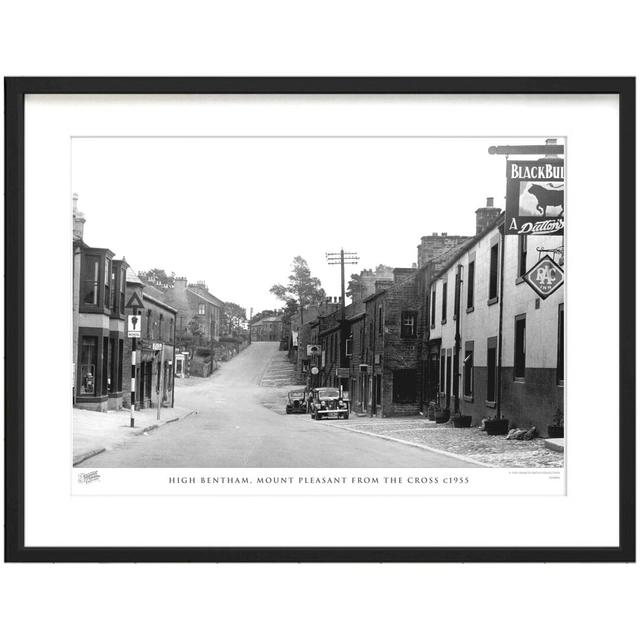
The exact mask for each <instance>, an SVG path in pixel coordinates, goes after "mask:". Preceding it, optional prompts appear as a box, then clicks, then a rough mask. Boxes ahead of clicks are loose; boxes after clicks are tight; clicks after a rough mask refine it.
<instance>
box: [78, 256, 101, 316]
mask: <svg viewBox="0 0 640 640" xmlns="http://www.w3.org/2000/svg"><path fill="white" fill-rule="evenodd" d="M99 273H100V264H99V260H98V256H84V266H83V268H82V302H83V303H84V304H90V305H97V304H98V288H99V286H100V281H99V278H98V276H99Z"/></svg>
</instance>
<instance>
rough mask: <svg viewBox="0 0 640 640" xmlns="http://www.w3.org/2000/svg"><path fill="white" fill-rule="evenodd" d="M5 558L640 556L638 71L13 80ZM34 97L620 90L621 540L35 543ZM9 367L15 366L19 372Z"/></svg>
mask: <svg viewBox="0 0 640 640" xmlns="http://www.w3.org/2000/svg"><path fill="white" fill-rule="evenodd" d="M4 88H5V445H6V446H5V561H8V562H633V561H635V538H636V529H635V516H636V506H635V501H636V495H635V464H636V462H635V447H636V443H635V422H636V421H635V340H636V338H635V284H636V283H635V224H636V223H635V197H636V194H635V173H636V165H635V135H636V124H635V78H631V77H555V78H553V77H485V78H483V77H467V78H465V77H456V78H437V77H433V78H429V77H386V78H382V77H380V78H374V77H366V78H350V77H307V78H304V77H244V78H242V77H221V78H204V77H198V78H196V77H191V78H189V77H175V78H171V77H25V78H5V83H4ZM27 94H360V95H368V94H369V95H373V94H454V95H455V94H524V95H534V94H538V95H539V94H615V95H617V96H618V98H619V150H620V155H619V167H620V171H619V188H620V211H619V216H620V219H621V220H622V219H624V224H620V237H619V242H620V262H619V286H620V291H621V293H623V294H624V295H621V296H620V325H619V331H620V334H619V335H620V345H621V348H620V354H619V355H620V360H619V362H620V370H619V376H620V378H619V379H620V380H621V381H623V382H622V383H621V384H620V388H619V400H620V423H619V425H618V426H619V436H620V449H619V461H620V467H619V468H620V475H619V496H620V502H619V514H620V515H619V518H620V520H619V530H620V540H619V544H618V546H612V547H500V548H498V547H464V548H460V547H458V548H453V547H381V548H377V547H340V548H338V547H290V548H284V547H236V548H228V547H219V548H203V547H171V548H163V547H56V548H53V547H26V546H25V540H24V518H25V503H24V486H25V484H24V479H25V478H24V453H25V448H24V373H25V369H24V344H25V332H24V320H25V318H24V268H25V265H24V260H25V245H24V242H25V235H24V175H25V173H24V171H25V170H24V162H25V139H24V136H25V128H24V105H25V96H26V95H27ZM9 363H11V369H10V370H9Z"/></svg>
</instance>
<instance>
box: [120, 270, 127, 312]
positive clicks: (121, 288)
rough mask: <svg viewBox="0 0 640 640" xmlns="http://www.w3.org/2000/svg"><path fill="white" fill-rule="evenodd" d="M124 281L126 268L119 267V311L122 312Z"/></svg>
mask: <svg viewBox="0 0 640 640" xmlns="http://www.w3.org/2000/svg"><path fill="white" fill-rule="evenodd" d="M125 282H126V270H125V269H120V313H121V314H124V289H125Z"/></svg>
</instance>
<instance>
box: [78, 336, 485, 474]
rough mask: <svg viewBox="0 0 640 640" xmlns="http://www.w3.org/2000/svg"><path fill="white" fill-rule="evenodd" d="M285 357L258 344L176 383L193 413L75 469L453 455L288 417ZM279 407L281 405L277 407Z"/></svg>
mask: <svg viewBox="0 0 640 640" xmlns="http://www.w3.org/2000/svg"><path fill="white" fill-rule="evenodd" d="M288 382H290V379H288V372H287V363H286V362H285V361H284V353H283V352H279V351H278V344H277V343H273V342H255V343H253V344H252V345H250V346H249V347H248V348H247V349H245V350H244V351H243V352H241V353H240V354H239V355H238V356H236V357H235V358H233V359H232V360H231V361H229V362H226V363H224V364H223V366H222V367H221V369H220V370H218V371H217V372H216V373H215V374H214V375H212V376H211V377H210V378H206V379H202V378H189V379H185V380H179V381H177V382H176V404H177V405H180V406H182V407H189V408H191V409H195V410H196V411H197V413H196V414H194V415H191V416H189V417H187V418H185V419H183V420H180V421H179V422H174V423H171V424H167V425H165V426H163V427H161V428H159V429H156V430H155V431H152V432H150V433H149V434H147V435H144V436H140V437H138V438H134V439H131V440H130V441H128V442H127V444H126V446H123V447H121V448H118V449H113V450H111V451H105V452H104V453H101V454H99V455H97V456H94V457H93V458H90V459H89V460H86V461H85V462H84V463H82V464H81V465H80V466H86V467H94V468H96V467H97V468H107V467H167V468H188V467H200V468H234V467H239V468H242V467H244V468H251V467H262V468H265V467H301V468H304V467H307V468H314V467H315V468H323V467H324V468H328V467H335V468H340V467H345V468H357V467H368V468H375V467H380V468H393V467H404V468H411V467H414V468H422V467H432V468H446V467H469V466H474V465H473V464H472V463H470V462H466V461H463V460H460V459H458V458H455V457H451V456H447V455H444V454H440V453H436V452H431V451H428V450H425V449H420V448H417V447H412V446H409V445H406V444H401V443H397V442H392V441H388V440H383V439H379V438H376V437H371V436H369V435H366V434H361V433H354V432H351V431H347V430H344V429H341V428H338V425H340V426H343V425H344V426H348V425H349V424H350V422H345V421H342V420H341V421H334V420H324V421H315V420H312V419H311V417H310V416H308V415H285V413H284V402H283V401H282V400H281V399H282V397H283V395H284V393H283V391H284V390H286V389H288V388H291V387H286V386H283V385H284V384H287V383H288ZM280 404H282V406H280Z"/></svg>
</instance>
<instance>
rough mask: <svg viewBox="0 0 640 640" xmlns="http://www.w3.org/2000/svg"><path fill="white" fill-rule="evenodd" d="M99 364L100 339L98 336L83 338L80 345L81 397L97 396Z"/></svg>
mask: <svg viewBox="0 0 640 640" xmlns="http://www.w3.org/2000/svg"><path fill="white" fill-rule="evenodd" d="M97 364H98V338H97V337H96V336H82V343H81V345H80V387H79V393H80V395H83V396H95V395H96V366H97Z"/></svg>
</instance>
